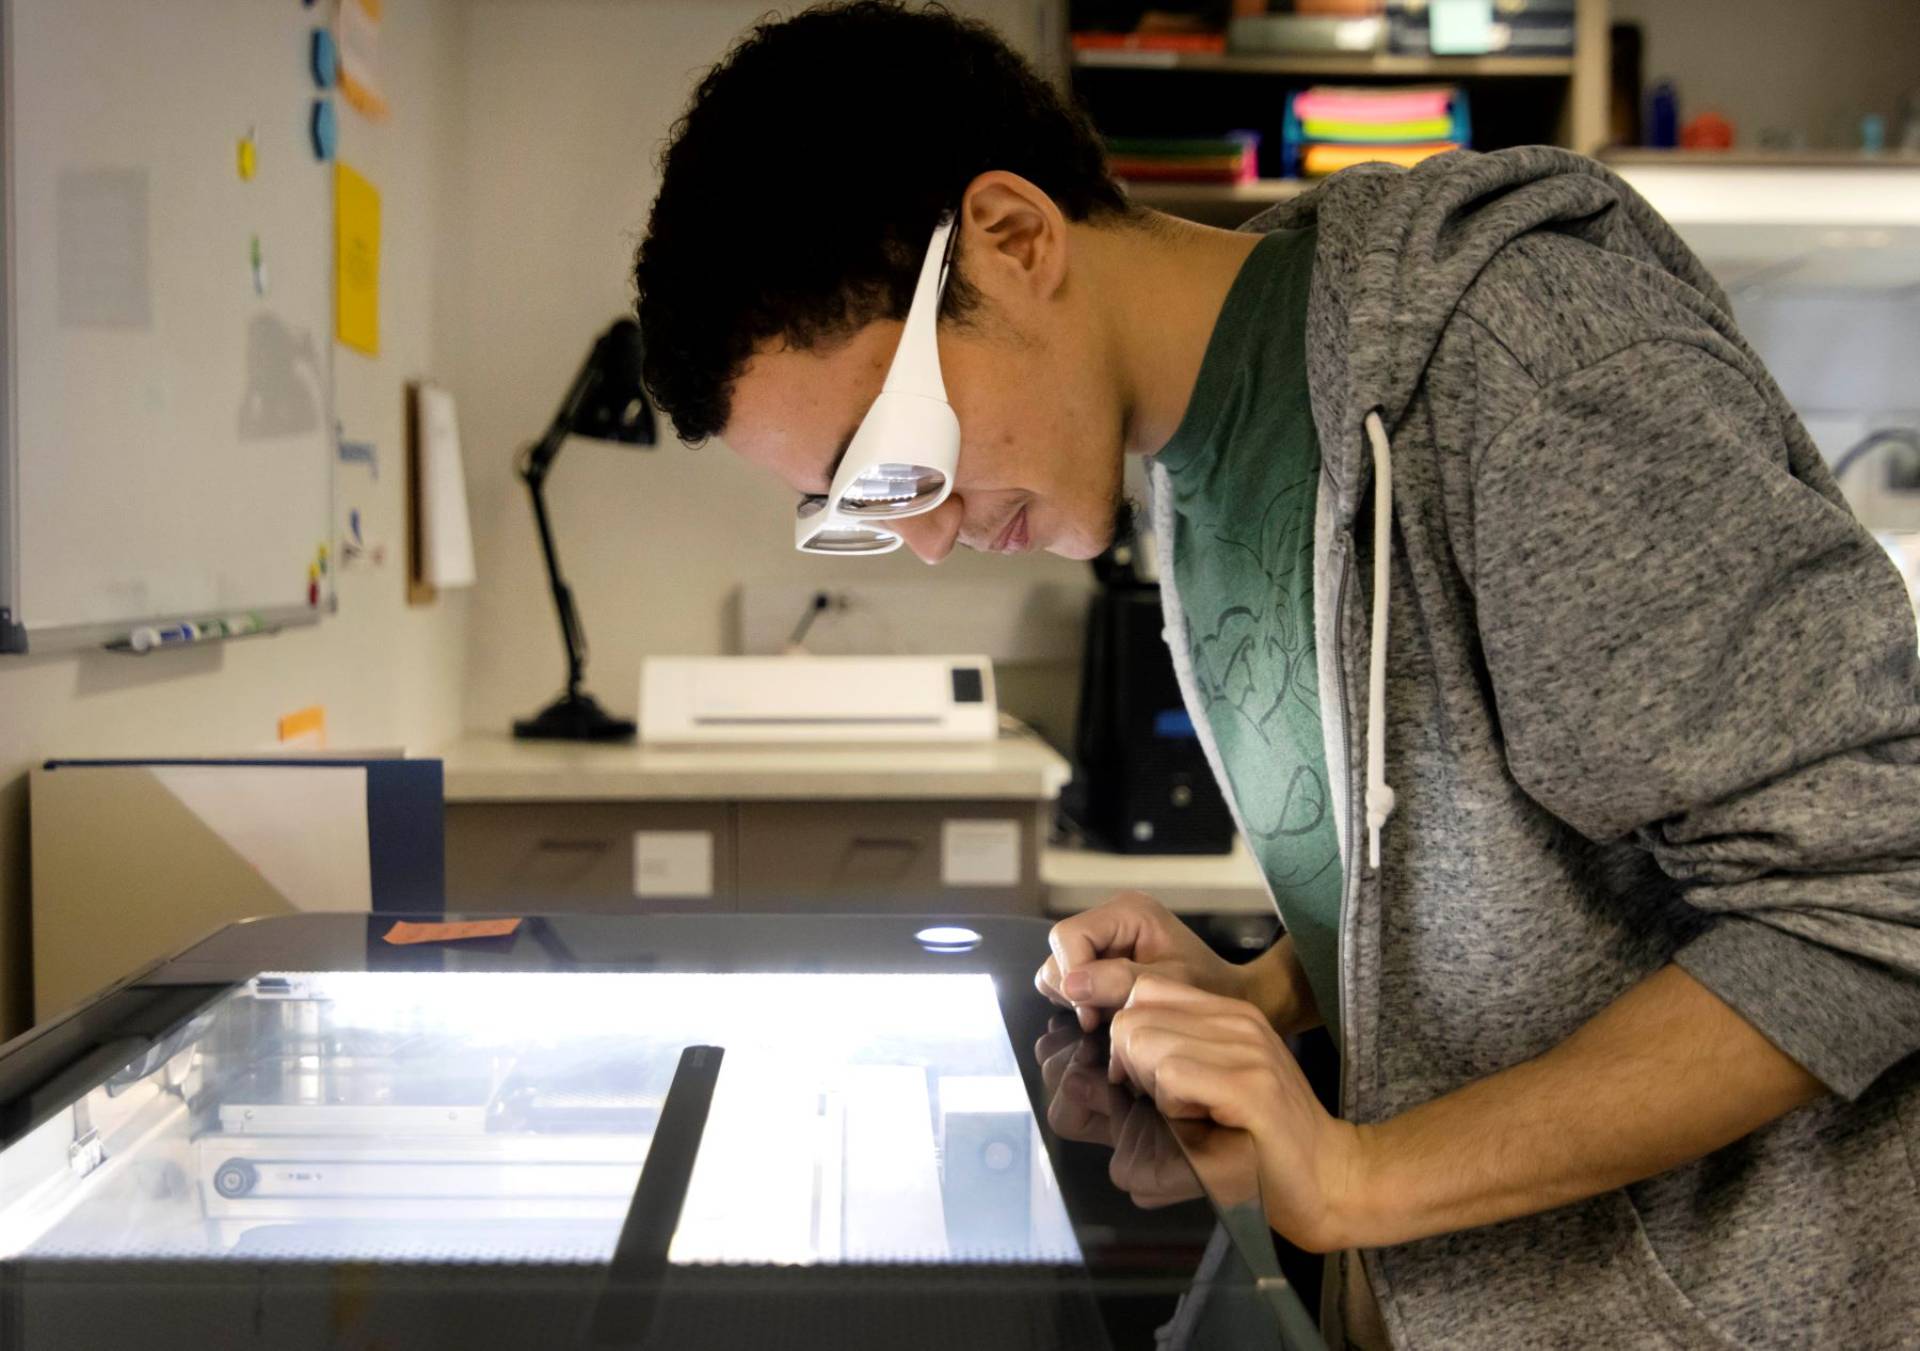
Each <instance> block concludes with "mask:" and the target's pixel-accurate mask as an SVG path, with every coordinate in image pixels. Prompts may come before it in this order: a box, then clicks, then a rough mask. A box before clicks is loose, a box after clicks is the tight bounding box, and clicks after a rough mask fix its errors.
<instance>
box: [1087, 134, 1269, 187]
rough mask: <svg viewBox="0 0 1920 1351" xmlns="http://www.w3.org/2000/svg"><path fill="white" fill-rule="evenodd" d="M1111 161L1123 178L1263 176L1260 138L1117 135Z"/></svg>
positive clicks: (1239, 179) (1243, 179)
mask: <svg viewBox="0 0 1920 1351" xmlns="http://www.w3.org/2000/svg"><path fill="white" fill-rule="evenodd" d="M1107 157H1108V162H1109V164H1110V165H1111V166H1112V169H1113V172H1114V174H1115V175H1116V176H1118V177H1120V178H1131V179H1135V180H1137V181H1142V182H1145V181H1153V182H1163V183H1251V182H1253V181H1254V180H1255V179H1256V178H1258V177H1259V176H1260V138H1259V137H1258V136H1256V135H1254V134H1253V133H1251V132H1239V131H1237V132H1234V133H1232V134H1231V135H1227V136H1218V137H1198V136H1162V137H1155V138H1151V139H1143V138H1139V137H1128V136H1115V137H1111V138H1109V139H1108V141H1107Z"/></svg>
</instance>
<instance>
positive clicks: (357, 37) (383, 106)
mask: <svg viewBox="0 0 1920 1351" xmlns="http://www.w3.org/2000/svg"><path fill="white" fill-rule="evenodd" d="M381 7H382V5H381V0H340V12H339V18H338V21H337V22H336V23H335V24H334V38H335V41H336V45H337V46H338V47H339V49H340V92H341V94H343V95H344V96H345V97H346V100H347V102H348V103H349V104H351V105H352V107H353V109H354V111H356V112H358V113H359V114H360V115H361V116H362V117H364V118H366V119H367V120H369V121H372V122H384V121H385V120H386V118H387V111H388V109H387V99H386V96H385V95H384V94H382V93H381V92H380V68H379V67H380V10H381Z"/></svg>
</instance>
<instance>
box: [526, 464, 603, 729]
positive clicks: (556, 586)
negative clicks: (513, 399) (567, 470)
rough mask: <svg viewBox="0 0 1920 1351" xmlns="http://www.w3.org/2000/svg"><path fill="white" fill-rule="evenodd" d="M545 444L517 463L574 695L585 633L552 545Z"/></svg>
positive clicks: (582, 667)
mask: <svg viewBox="0 0 1920 1351" xmlns="http://www.w3.org/2000/svg"><path fill="white" fill-rule="evenodd" d="M562 440H564V437H563V438H562ZM545 447H546V442H542V443H541V446H540V447H536V450H535V452H534V453H533V454H529V455H528V457H527V459H526V462H525V463H524V464H523V465H522V466H521V469H520V478H521V480H522V481H523V482H524V483H525V484H526V485H527V493H528V495H529V496H530V497H532V499H533V521H534V524H535V525H536V526H538V527H539V530H540V554H541V557H542V558H544V559H545V560H546V564H547V586H548V589H549V590H551V591H552V592H553V608H554V610H555V611H556V612H557V613H558V614H559V616H560V637H561V638H562V640H563V641H565V643H566V645H567V693H568V694H569V695H577V694H578V693H579V692H580V682H581V681H582V680H583V679H585V678H586V669H587V635H586V631H585V630H584V629H582V628H581V627H580V612H579V611H578V610H576V609H575V608H574V604H573V588H572V587H570V586H568V585H567V581H566V578H565V577H563V576H562V575H561V573H560V555H559V553H558V551H557V550H555V548H554V544H553V526H552V524H551V523H550V522H549V521H548V519H547V487H546V481H547V473H546V471H547V468H548V466H550V465H551V464H552V463H553V459H554V456H555V455H557V454H558V453H559V446H558V444H555V445H554V446H553V448H552V449H551V450H550V451H549V452H548V453H547V454H546V455H545V457H544V458H542V457H540V456H539V454H538V452H539V450H540V449H544V448H545Z"/></svg>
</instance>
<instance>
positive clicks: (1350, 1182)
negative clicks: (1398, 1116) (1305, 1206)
mask: <svg viewBox="0 0 1920 1351" xmlns="http://www.w3.org/2000/svg"><path fill="white" fill-rule="evenodd" d="M1337 1124H1338V1125H1339V1127H1340V1135H1339V1138H1340V1141H1341V1148H1340V1150H1339V1152H1338V1154H1337V1156H1336V1158H1337V1162H1336V1165H1335V1168H1334V1170H1333V1174H1334V1176H1333V1179H1332V1186H1331V1188H1330V1193H1329V1196H1328V1214H1327V1226H1326V1233H1325V1234H1324V1235H1323V1236H1322V1237H1323V1238H1324V1240H1325V1243H1324V1246H1323V1248H1322V1250H1323V1251H1326V1252H1340V1251H1345V1250H1346V1249H1348V1248H1377V1247H1380V1246H1381V1245H1382V1244H1383V1243H1385V1242H1387V1241H1388V1240H1386V1239H1384V1238H1383V1237H1382V1236H1381V1226H1380V1214H1379V1207H1378V1204H1377V1202H1378V1186H1377V1182H1378V1179H1379V1177H1380V1175H1381V1168H1380V1158H1379V1151H1380V1147H1381V1138H1380V1133H1379V1131H1378V1130H1376V1129H1375V1128H1374V1127H1372V1126H1364V1125H1359V1124H1356V1123H1353V1122H1347V1121H1341V1122H1338V1123H1337Z"/></svg>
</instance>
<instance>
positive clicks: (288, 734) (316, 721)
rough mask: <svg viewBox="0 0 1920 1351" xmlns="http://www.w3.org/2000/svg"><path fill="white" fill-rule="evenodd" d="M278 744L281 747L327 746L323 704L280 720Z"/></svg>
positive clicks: (325, 711) (290, 714)
mask: <svg viewBox="0 0 1920 1351" xmlns="http://www.w3.org/2000/svg"><path fill="white" fill-rule="evenodd" d="M280 744H281V745H283V746H313V747H316V748H319V747H324V746H325V745H326V744H327V710H326V706H325V705H323V704H314V705H313V706H312V707H310V708H303V709H299V710H298V711H296V712H293V713H289V714H287V715H286V716H284V717H282V718H281V719H280Z"/></svg>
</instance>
